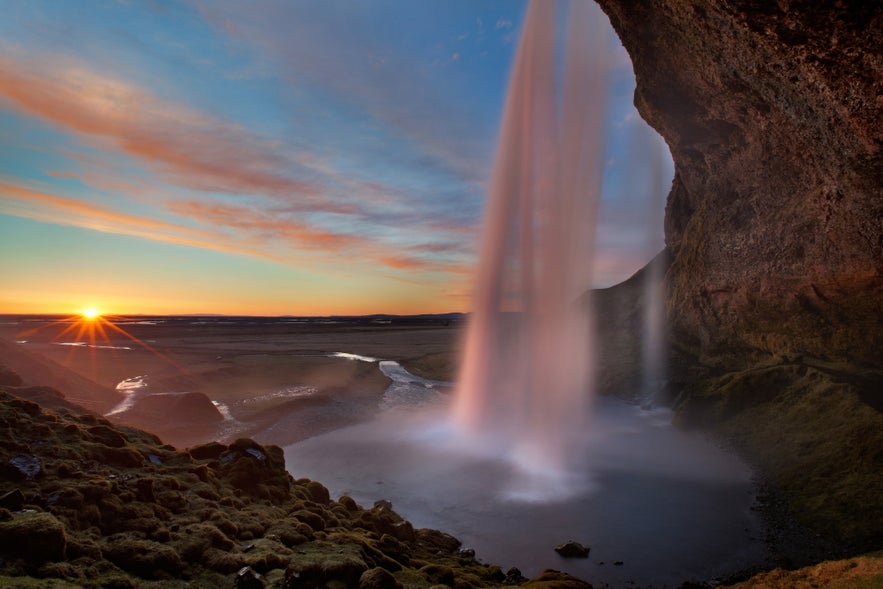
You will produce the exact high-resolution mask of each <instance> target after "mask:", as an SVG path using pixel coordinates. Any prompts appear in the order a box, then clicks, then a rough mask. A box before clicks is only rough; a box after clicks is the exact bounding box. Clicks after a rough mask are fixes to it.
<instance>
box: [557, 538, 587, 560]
mask: <svg viewBox="0 0 883 589" xmlns="http://www.w3.org/2000/svg"><path fill="white" fill-rule="evenodd" d="M589 550H590V548H586V547H585V546H583V545H582V544H580V543H579V542H575V541H573V540H569V541H567V542H565V543H564V544H559V545H558V546H556V547H555V552H557V553H558V554H560V555H561V556H563V557H564V558H588V557H589Z"/></svg>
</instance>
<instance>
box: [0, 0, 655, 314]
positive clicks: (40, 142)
mask: <svg viewBox="0 0 883 589" xmlns="http://www.w3.org/2000/svg"><path fill="white" fill-rule="evenodd" d="M0 8H2V12H3V15H4V17H3V19H2V20H0V268H2V270H3V274H4V283H3V285H2V286H0V312H21V313H25V312H76V311H78V310H80V309H82V308H85V307H97V308H99V309H102V310H103V311H105V312H112V313H127V314H128V313H200V312H205V313H235V314H239V313H242V314H266V315H276V314H295V315H298V314H303V315H313V314H335V313H376V312H385V313H416V312H445V311H468V309H469V298H470V293H471V287H472V283H473V280H472V272H473V268H474V266H475V254H476V249H477V237H478V233H479V231H480V225H481V216H482V211H483V207H484V202H485V191H486V187H487V183H488V179H489V178H490V175H491V166H492V163H493V155H494V150H495V142H496V137H497V133H498V125H499V120H500V116H501V113H502V109H503V105H504V101H505V92H506V85H507V80H508V76H509V69H510V66H511V62H512V59H513V57H514V52H515V49H516V47H517V42H518V34H519V28H520V23H521V21H522V18H523V13H524V8H525V3H524V2H521V1H517V0H505V1H500V0H497V1H484V0H444V1H443V0H426V1H420V2H413V1H403V0H398V1H393V0H384V1H375V0H371V1H366V2H352V1H336V0H335V1H331V0H323V1H322V2H317V1H294V2H291V1H289V2H282V1H281V0H280V1H268V0H261V1H256V2H240V1H236V0H217V1H209V0H205V1H201V0H193V1H184V2H174V1H161V0H154V1H147V0H141V1H138V0H131V1H124V0H118V1H114V0H105V1H98V0H95V1H83V2H62V1H53V2H49V1H38V0H35V1H12V0H0ZM611 36H612V32H611ZM610 63H611V82H610V90H611V102H610V107H609V112H610V120H609V123H608V131H609V132H608V140H607V145H608V152H607V158H606V168H605V169H606V172H607V175H606V176H605V183H604V193H603V201H602V207H601V212H602V218H601V224H600V228H599V242H598V246H597V248H596V249H597V252H596V268H597V271H596V280H595V286H608V285H610V284H613V283H615V282H617V281H619V280H622V279H624V278H627V277H628V276H629V275H630V274H632V273H633V272H634V271H635V270H637V269H638V268H639V267H640V266H641V265H642V264H643V263H645V262H646V261H647V260H648V259H649V258H650V257H652V255H653V254H655V252H657V251H658V250H659V249H661V248H662V206H663V199H664V193H665V192H667V190H668V187H669V185H670V179H671V174H672V172H671V163H670V161H669V160H668V159H667V156H666V159H665V161H664V168H665V171H664V173H663V174H662V177H664V180H663V181H660V180H659V177H660V176H659V174H656V175H653V173H652V172H650V171H648V170H651V168H652V161H653V160H654V157H657V156H656V155H655V154H657V153H658V152H659V148H660V145H661V143H660V142H659V140H658V138H654V136H653V135H652V133H649V132H648V131H647V127H646V125H644V124H643V122H642V121H641V120H640V118H639V117H638V116H637V113H636V111H635V110H634V108H633V107H632V105H631V102H632V92H633V89H634V80H633V78H632V74H631V65H630V63H629V61H628V58H627V55H626V54H625V51H624V50H623V49H622V48H621V47H618V42H617V41H615V39H613V40H612V42H611V52H610Z"/></svg>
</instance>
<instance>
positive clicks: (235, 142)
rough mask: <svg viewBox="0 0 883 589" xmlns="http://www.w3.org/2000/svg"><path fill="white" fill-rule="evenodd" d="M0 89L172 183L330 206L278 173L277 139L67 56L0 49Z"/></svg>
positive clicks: (310, 187)
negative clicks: (22, 56)
mask: <svg viewBox="0 0 883 589" xmlns="http://www.w3.org/2000/svg"><path fill="white" fill-rule="evenodd" d="M0 96H3V97H5V98H6V99H7V100H8V101H9V102H10V103H11V104H12V105H13V106H14V107H15V108H16V109H17V110H19V111H21V112H23V113H26V114H28V115H31V116H35V117H39V118H42V119H44V120H47V121H50V122H52V123H54V124H56V125H58V126H60V127H62V128H64V129H66V130H68V131H72V132H74V133H78V134H80V135H85V136H88V137H91V138H98V139H100V140H102V141H104V142H105V143H107V144H109V145H110V146H112V147H113V148H115V149H117V150H119V151H121V152H123V153H125V154H127V155H129V156H131V157H133V158H136V159H138V160H140V161H142V162H144V163H146V164H147V165H148V166H149V167H150V168H151V169H153V170H155V171H157V172H159V173H160V174H161V175H162V176H163V177H164V178H165V179H166V180H167V181H169V182H171V183H173V184H176V185H179V186H184V187H187V188H192V189H197V190H210V191H217V192H224V193H229V194H264V195H272V196H274V197H276V198H280V199H285V200H288V201H295V202H302V203H304V205H305V206H310V207H313V208H314V207H317V206H324V207H327V208H329V209H330V210H334V209H336V207H337V205H336V204H335V203H331V202H326V201H325V199H323V198H322V194H321V192H322V191H321V187H319V186H316V185H314V184H312V183H310V182H307V181H304V180H301V179H298V178H293V177H291V176H289V175H287V174H286V173H284V172H285V171H287V170H289V169H290V168H291V161H289V160H288V159H286V158H285V157H284V156H282V155H280V153H283V152H284V151H285V150H284V149H282V146H281V145H279V144H278V143H275V142H273V141H270V140H268V139H265V138H262V137H259V136H257V135H255V134H253V133H250V132H249V131H248V130H246V129H245V128H243V127H242V126H240V125H238V124H236V123H235V122H231V121H223V120H220V119H217V118H212V117H210V116H208V115H205V114H202V113H200V112H197V111H195V110H192V109H188V108H187V107H185V106H183V105H180V104H175V103H172V102H169V101H167V100H163V99H161V98H160V97H158V96H156V95H154V94H152V93H150V92H149V91H147V90H145V89H143V88H140V87H138V86H136V85H133V84H130V83H128V82H126V81H123V80H120V79H116V78H113V77H111V76H109V75H105V74H99V73H97V72H95V71H91V70H90V69H89V68H87V67H85V66H83V65H82V64H79V63H77V62H75V61H73V60H70V59H67V58H47V57H43V58H29V59H27V60H26V61H25V62H16V61H13V60H12V59H9V58H7V57H2V56H0Z"/></svg>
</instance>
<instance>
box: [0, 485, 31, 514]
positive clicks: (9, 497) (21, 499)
mask: <svg viewBox="0 0 883 589" xmlns="http://www.w3.org/2000/svg"><path fill="white" fill-rule="evenodd" d="M24 503H25V496H24V494H23V493H22V492H21V490H20V489H13V490H11V491H8V492H7V493H4V494H3V495H0V507H2V508H4V509H9V510H11V511H18V510H20V509H21V507H22V505H24Z"/></svg>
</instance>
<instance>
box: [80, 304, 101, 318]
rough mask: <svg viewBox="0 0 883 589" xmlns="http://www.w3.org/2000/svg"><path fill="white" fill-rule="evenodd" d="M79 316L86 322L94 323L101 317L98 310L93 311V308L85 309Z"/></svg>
mask: <svg viewBox="0 0 883 589" xmlns="http://www.w3.org/2000/svg"><path fill="white" fill-rule="evenodd" d="M81 314H82V315H83V319H85V320H87V321H95V320H96V319H98V318H99V317H101V313H99V312H98V309H95V308H94V307H89V308H88V309H85V310H84V311H83V312H82V313H81Z"/></svg>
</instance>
